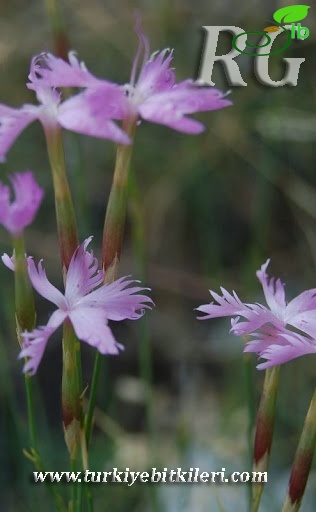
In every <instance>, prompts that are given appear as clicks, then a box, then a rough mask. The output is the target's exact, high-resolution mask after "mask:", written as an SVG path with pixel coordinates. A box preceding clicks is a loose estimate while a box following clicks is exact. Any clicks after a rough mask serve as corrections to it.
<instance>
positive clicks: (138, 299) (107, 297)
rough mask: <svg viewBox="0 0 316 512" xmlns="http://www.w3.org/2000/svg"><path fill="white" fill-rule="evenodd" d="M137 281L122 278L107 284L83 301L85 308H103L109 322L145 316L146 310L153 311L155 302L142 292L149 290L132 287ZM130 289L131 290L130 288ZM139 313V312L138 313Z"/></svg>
mask: <svg viewBox="0 0 316 512" xmlns="http://www.w3.org/2000/svg"><path fill="white" fill-rule="evenodd" d="M134 283H135V281H131V280H129V279H128V278H127V277H121V278H120V279H117V280H116V281H114V282H113V283H110V284H105V285H103V286H102V287H101V288H99V289H98V290H95V291H93V292H92V293H90V294H89V295H87V296H86V297H84V298H83V299H82V301H81V304H83V305H84V306H89V307H91V308H93V307H98V308H102V310H103V312H104V314H105V317H106V318H107V319H109V320H125V319H127V318H128V319H130V320H137V319H138V318H140V317H141V316H143V314H144V309H151V305H152V304H153V301H152V299H151V298H150V297H147V295H140V294H139V292H140V291H144V290H149V288H142V287H140V286H133V287H130V285H131V284H134ZM128 287H129V288H128ZM135 294H136V295H135ZM137 311H139V312H138V313H137Z"/></svg>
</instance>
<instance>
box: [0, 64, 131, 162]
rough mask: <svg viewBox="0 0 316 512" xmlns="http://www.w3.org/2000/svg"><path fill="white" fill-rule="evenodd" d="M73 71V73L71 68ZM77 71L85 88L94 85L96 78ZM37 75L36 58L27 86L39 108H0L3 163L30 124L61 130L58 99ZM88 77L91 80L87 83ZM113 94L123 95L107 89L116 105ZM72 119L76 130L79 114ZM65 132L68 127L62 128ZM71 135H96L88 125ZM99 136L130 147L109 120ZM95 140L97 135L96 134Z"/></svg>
mask: <svg viewBox="0 0 316 512" xmlns="http://www.w3.org/2000/svg"><path fill="white" fill-rule="evenodd" d="M72 69H73V71H75V70H74V67H73V68H72ZM80 69H81V68H80V67H79V68H78V70H77V74H76V73H75V75H76V76H77V77H78V78H79V77H80V76H82V75H84V77H85V80H84V83H85V84H86V85H88V84H89V83H90V81H93V83H94V82H95V78H94V77H92V75H90V74H89V73H88V71H84V70H83V69H82V70H81V74H80ZM37 71H38V58H37V57H35V58H33V59H32V61H31V69H30V74H29V77H28V78H29V80H30V82H29V83H28V84H27V86H28V88H29V89H32V90H34V92H35V93H36V97H37V99H38V101H39V105H30V104H25V105H22V107H21V108H12V107H8V106H7V105H3V104H0V161H2V162H3V161H4V160H5V158H6V154H7V152H8V151H9V149H10V148H11V146H12V144H13V143H14V142H15V140H16V139H17V137H18V136H19V135H20V133H22V132H23V130H24V129H25V128H27V126H28V125H29V124H31V123H32V122H33V121H35V120H39V121H40V122H41V124H42V125H43V127H44V129H47V128H48V129H49V128H50V127H51V126H56V125H58V124H60V125H61V126H64V125H63V122H62V117H63V116H62V111H63V104H61V103H60V100H61V98H60V96H61V95H60V93H59V92H57V91H56V90H55V89H54V88H52V87H50V86H48V85H46V84H45V82H44V81H43V80H38V78H37ZM89 77H91V79H90V81H89ZM115 91H118V94H119V96H121V95H122V94H123V92H122V91H120V90H119V87H118V86H115V85H114V84H111V85H110V86H109V98H112V99H113V101H116V96H115ZM73 116H74V125H75V128H76V123H78V124H80V123H81V121H82V119H81V116H80V112H78V111H77V110H75V111H73ZM65 128H67V127H66V126H65ZM71 130H72V128H71ZM73 131H80V132H81V133H85V134H87V135H96V133H95V130H94V127H93V123H92V122H90V125H89V121H87V122H86V123H85V124H84V126H83V127H82V130H81V129H80V130H77V129H74V130H73ZM102 133H103V135H102V136H103V137H105V138H110V139H112V140H115V141H116V142H121V143H123V144H128V143H129V138H128V137H127V135H126V134H125V133H124V132H123V131H122V130H121V129H120V128H119V127H118V126H117V125H116V124H115V123H114V122H113V121H112V120H111V119H109V118H107V119H104V122H103V132H102ZM97 136H100V135H99V134H98V133H97Z"/></svg>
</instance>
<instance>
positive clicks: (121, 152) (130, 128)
mask: <svg viewBox="0 0 316 512" xmlns="http://www.w3.org/2000/svg"><path fill="white" fill-rule="evenodd" d="M123 129H124V130H125V131H126V133H127V134H128V135H129V137H130V138H131V139H133V137H134V134H135V129H136V119H135V118H131V119H126V120H125V121H124V122H123ZM132 149H133V144H132V143H131V144H130V145H124V144H119V145H118V147H117V152H116V162H115V169H114V175H113V181H112V187H111V192H110V197H109V201H108V205H107V209H106V214H105V220H104V227H103V241H102V265H103V268H104V269H105V271H106V275H105V281H106V282H111V281H113V280H114V279H115V274H116V270H117V264H118V262H119V259H120V255H121V250H122V243H123V236H124V228H125V217H126V203H127V194H128V172H129V164H130V159H131V155H132ZM100 365H101V356H100V354H99V353H98V352H97V353H96V356H95V363H94V369H93V377H92V383H91V392H90V399H89V405H88V412H87V416H86V421H85V431H86V442H87V445H88V444H89V442H90V438H91V432H92V426H93V414H94V407H95V402H96V389H97V384H98V380H99V375H100Z"/></svg>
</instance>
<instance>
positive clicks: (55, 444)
mask: <svg viewBox="0 0 316 512" xmlns="http://www.w3.org/2000/svg"><path fill="white" fill-rule="evenodd" d="M49 5H50V6H51V5H52V4H51V2H49V1H47V2H46V3H45V2H39V1H38V0H33V1H28V2H22V1H21V0H13V1H10V2H9V1H8V0H2V2H1V4H0V34H1V36H0V63H1V82H0V93H1V94H0V99H1V102H3V103H5V104H9V105H12V106H20V105H21V104H22V103H24V102H29V103H31V102H34V101H35V100H34V98H33V95H32V93H31V91H28V90H27V89H26V87H25V82H26V78H27V74H28V67H29V61H30V59H31V57H32V56H33V55H34V54H36V53H39V52H41V51H45V50H49V51H54V38H53V35H52V34H53V32H52V23H51V20H50V19H49V17H48V14H47V12H48V11H47V8H46V7H47V6H49ZM284 5H285V4H284V3H283V2H272V1H270V2H266V3H265V4H263V3H262V2H261V3H260V2H259V1H252V2H247V3H246V2H240V3H239V5H238V7H237V6H236V3H235V2H232V1H231V0H225V1H222V2H220V1H214V2H206V1H204V0H202V1H200V2H191V1H189V0H186V1H184V2H180V1H176V0H172V1H171V2H170V1H169V2H167V1H166V0H163V1H161V2H158V3H155V2H142V1H134V2H127V1H123V2H119V3H116V2H113V1H112V2H111V1H109V2H105V1H104V0H92V1H90V2H84V1H82V0H70V1H68V2H62V1H61V2H60V9H61V13H62V16H63V21H64V26H65V29H66V33H67V38H68V41H69V44H70V47H71V48H72V49H75V50H76V51H77V52H78V55H79V58H80V59H81V60H83V61H85V63H86V65H87V66H88V68H89V69H90V70H91V71H92V72H93V73H95V74H96V75H98V76H100V77H105V78H107V79H109V80H113V81H118V82H120V83H125V82H127V81H128V80H129V75H130V70H131V65H132V61H133V58H134V53H135V51H136V47H137V40H136V37H135V34H134V32H133V24H134V19H133V12H134V8H136V9H138V10H139V11H140V12H141V15H142V18H143V25H144V28H145V31H146V33H147V34H148V36H149V38H150V41H151V48H152V50H153V51H154V50H156V49H163V48H165V47H173V48H174V49H175V56H174V66H175V68H176V74H177V79H178V80H183V79H185V78H187V77H193V78H195V77H197V74H198V69H199V64H200V57H201V51H202V47H203V30H202V26H204V25H235V26H240V27H247V29H248V30H261V29H262V28H263V27H264V26H265V25H266V21H265V20H269V19H271V16H272V14H273V12H274V11H275V10H276V9H277V8H280V7H282V6H284ZM286 5H288V3H286ZM312 11H313V8H312V9H311V10H310V14H309V15H308V18H307V19H306V24H307V25H308V26H309V27H310V32H311V34H310V36H309V38H308V39H307V40H306V41H304V42H293V43H292V45H291V47H290V48H289V50H288V51H287V55H286V56H287V57H295V56H299V57H305V59H306V60H305V62H304V63H303V64H302V66H301V71H300V75H299V81H298V85H297V86H296V87H288V86H284V87H279V88H272V87H266V86H263V85H262V84H260V83H258V82H257V80H256V78H255V75H254V72H253V59H252V58H250V57H246V56H243V57H245V58H244V59H243V58H242V57H241V60H240V62H241V69H242V75H243V78H244V79H245V81H246V82H247V84H248V85H247V87H232V88H231V93H230V98H231V99H232V101H233V102H234V106H233V107H230V108H227V109H224V110H223V111H217V112H211V113H205V114H201V115H199V116H198V117H199V118H200V119H201V120H202V121H203V122H204V123H205V125H206V127H207V130H206V132H205V133H204V134H202V135H200V136H188V135H185V134H182V133H177V132H172V131H171V130H169V129H168V128H166V127H163V126H159V125H150V124H147V123H146V122H144V123H142V124H141V125H140V127H139V129H138V133H137V137H136V145H135V150H134V155H133V172H134V175H135V180H136V183H137V187H138V194H139V196H140V199H141V205H142V215H143V219H144V223H145V234H146V236H145V248H144V250H145V254H146V273H147V278H146V285H148V286H150V287H151V288H152V290H153V292H152V295H153V298H154V301H155V303H156V308H155V311H154V312H152V313H150V314H148V323H149V331H150V336H151V342H152V351H153V379H154V395H153V396H154V400H153V405H154V415H155V430H156V455H155V457H156V458H155V459H151V455H150V453H151V452H150V450H149V448H148V445H149V443H148V439H147V436H146V432H145V418H144V406H143V402H142V396H143V395H142V388H141V386H142V384H141V382H140V381H139V378H138V375H139V360H138V358H139V356H138V350H137V345H138V343H139V341H138V337H139V331H138V328H137V326H135V325H130V324H132V322H129V323H126V324H123V325H113V330H114V331H115V333H116V334H117V337H118V339H119V340H121V341H122V342H123V343H124V345H125V347H126V350H125V351H124V352H123V353H122V354H121V355H120V356H119V357H117V358H109V359H108V360H107V361H104V362H103V365H104V372H103V374H102V379H101V382H100V389H99V397H98V413H97V415H96V423H97V427H96V429H95V435H96V437H95V440H94V444H93V453H92V457H91V469H94V470H96V471H100V470H101V471H103V470H105V468H106V467H108V468H111V467H114V466H117V467H123V468H125V467H136V468H137V469H138V470H142V469H144V470H145V469H146V467H148V468H149V467H151V466H152V465H153V466H155V465H156V466H159V465H160V466H162V467H167V466H168V467H169V468H172V467H178V465H179V464H180V462H179V461H181V463H182V465H183V467H184V466H189V465H191V466H192V465H194V464H195V465H196V466H197V467H202V466H203V465H204V466H205V465H206V469H210V470H213V471H214V470H217V468H221V467H222V465H226V468H228V467H231V468H233V469H232V470H234V469H237V470H240V469H241V468H243V467H244V468H246V467H248V466H247V460H246V457H247V442H246V431H247V428H248V427H247V425H248V418H247V409H246V404H245V394H246V392H245V387H244V384H243V358H242V345H241V342H240V341H239V340H238V339H235V338H233V337H232V336H230V335H229V334H228V332H229V328H230V325H229V321H228V320H225V319H224V320H218V321H213V322H197V321H196V319H195V316H196V315H195V312H194V311H193V309H194V308H195V307H197V306H198V305H200V304H202V303H205V302H207V301H209V294H208V289H214V290H218V288H219V286H221V285H222V286H224V287H225V288H227V289H228V290H232V289H234V290H236V292H237V293H238V295H239V296H240V297H241V298H242V299H244V300H245V301H247V302H254V301H256V300H257V301H259V302H262V290H261V288H260V286H259V283H258V281H257V279H256V275H255V271H256V270H257V269H258V268H259V267H260V265H261V264H262V263H263V262H264V261H265V260H266V259H267V258H271V268H270V273H271V274H272V275H274V276H280V277H281V279H282V281H284V282H286V283H287V296H288V298H289V299H290V298H292V297H293V296H295V295H296V294H297V293H299V292H300V291H302V290H303V289H305V288H312V287H314V286H315V282H316V229H315V228H316V225H315V223H316V174H315V169H314V168H315V163H314V162H315V140H316V128H315V126H316V112H315V94H316V93H315V87H314V83H315V78H316V77H315V66H314V62H315V39H316V33H315V30H314V29H313V27H315V24H314V25H313V23H312V22H313V21H315V16H314V12H312ZM282 58H283V55H282V54H281V55H279V56H276V57H274V59H270V60H271V64H270V68H269V72H270V75H271V77H272V78H273V79H274V80H277V79H279V78H281V77H282V76H283V72H284V69H283V64H282V62H281V61H282ZM214 79H215V82H216V85H217V86H218V87H219V88H221V89H222V90H227V89H228V86H227V83H226V79H225V75H224V73H223V72H222V71H221V70H216V71H214ZM65 147H66V158H67V163H68V173H69V178H70V182H71V185H72V189H73V191H74V196H75V206H76V209H77V214H78V217H79V229H80V238H81V240H83V239H84V238H86V237H87V236H89V235H91V234H93V235H94V242H93V248H94V250H95V252H96V254H97V255H99V254H100V251H99V247H100V240H101V234H102V225H103V218H104V212H105V207H106V201H107V197H108V193H109V188H110V185H111V177H112V170H113V165H114V158H115V148H114V145H113V144H112V143H111V142H109V141H102V140H96V139H92V138H88V137H83V136H75V135H74V134H70V133H65ZM28 168H30V169H32V170H34V171H35V173H36V176H37V178H38V180H39V182H40V184H41V185H42V186H43V187H44V188H45V192H46V196H45V202H44V204H43V206H42V207H41V210H40V214H39V215H38V216H37V219H36V221H35V223H34V224H33V226H32V227H31V228H29V230H28V232H27V247H28V252H29V253H30V254H32V255H34V257H35V259H37V260H38V259H39V258H44V260H45V266H46V269H47V273H48V276H49V277H50V278H51V279H52V280H53V279H55V282H56V284H58V283H59V285H61V277H60V267H59V260H58V251H57V249H56V247H57V244H56V241H57V239H56V233H55V220H54V208H53V197H52V184H51V178H50V172H49V165H48V160H47V157H46V152H45V141H44V137H43V134H42V132H41V127H40V126H39V124H33V125H32V126H30V127H29V128H28V129H27V130H26V131H25V132H24V133H23V134H22V135H21V136H20V137H19V139H18V141H17V142H16V143H15V145H14V146H13V148H12V149H11V150H10V152H9V154H8V158H7V161H6V162H5V163H4V164H3V165H2V177H3V179H5V176H6V175H8V174H9V173H10V172H12V171H17V170H24V169H28ZM132 220H133V203H132V201H131V203H130V210H129V218H128V223H127V232H126V238H125V245H124V252H123V256H122V264H121V269H120V272H121V275H126V274H133V275H135V277H137V268H139V267H138V263H137V258H136V256H135V244H134V236H135V232H134V231H133V221H132ZM0 244H1V250H2V252H9V253H10V251H11V248H10V242H9V238H8V235H7V233H5V232H4V230H1V233H0ZM0 276H1V277H0V278H1V284H2V286H1V289H0V294H1V295H0V300H1V304H2V307H1V310H0V321H1V326H2V328H1V345H0V351H1V352H0V365H1V367H0V372H1V373H0V378H1V386H0V400H1V403H0V406H1V416H0V417H1V427H0V432H1V436H0V447H1V448H0V449H1V454H2V461H3V471H2V474H1V477H0V478H1V479H0V483H1V497H0V506H1V509H2V510H6V511H8V512H9V511H13V510H14V511H15V512H16V511H19V510H21V511H22V510H23V512H26V511H37V510H39V508H37V507H38V505H37V503H44V502H45V510H47V511H48V510H50V508H49V507H50V505H49V502H48V495H47V494H46V489H45V488H44V486H43V485H42V486H40V485H39V486H35V485H34V484H33V483H31V480H30V475H31V471H32V470H33V469H32V468H31V465H30V464H29V462H28V461H27V460H26V459H24V458H23V455H22V449H23V448H24V447H26V446H27V443H28V438H27V425H26V421H27V418H26V408H25V396H24V389H23V379H22V375H21V362H18V361H17V360H16V357H17V353H18V347H17V345H16V339H15V332H14V329H15V328H14V317H13V313H12V311H13V309H12V305H13V282H12V275H10V272H8V270H7V269H6V268H1V269H0ZM43 302H44V301H43ZM43 302H42V301H39V303H38V306H39V313H38V322H39V323H42V322H45V321H46V320H47V317H48V316H49V314H50V310H49V307H48V308H47V304H46V305H45V303H43ZM60 358H61V345H60V340H59V339H58V336H57V337H56V339H55V340H54V341H52V342H51V343H50V344H49V346H48V349H47V352H46V354H45V358H44V360H43V363H42V365H41V367H40V370H39V373H38V378H37V379H36V380H37V396H36V405H37V408H38V411H40V412H39V415H40V422H39V423H40V428H41V430H40V432H39V438H40V441H41V448H42V455H43V458H44V460H47V461H48V462H47V469H49V470H52V469H53V470H66V469H67V468H66V466H67V458H66V450H65V448H64V446H63V434H62V429H61V415H60V397H59V394H60V374H61V362H60ZM83 358H84V371H85V375H84V378H85V380H86V382H87V383H88V382H89V380H90V378H91V369H92V364H93V351H92V350H91V351H90V350H88V348H87V347H84V350H83ZM255 364H256V361H255V358H253V359H252V365H253V371H252V378H253V393H254V400H255V402H254V408H256V406H257V403H258V400H259V396H260V391H261V386H262V374H260V373H258V372H257V371H256V370H255ZM314 365H315V360H314V357H313V356H312V357H306V358H302V359H300V360H297V361H293V362H292V363H290V364H288V365H286V366H285V367H284V368H282V371H281V378H280V380H281V387H280V394H279V401H278V418H277V429H276V433H275V444H274V447H273V454H272V467H273V468H274V472H275V473H273V474H274V475H275V480H276V482H277V483H278V482H279V480H278V478H279V476H280V478H281V475H283V474H285V477H284V480H282V485H283V487H280V486H279V487H277V488H276V489H275V490H272V491H271V488H270V490H268V491H267V493H268V494H267V503H268V505H267V507H268V508H267V510H269V511H270V510H280V504H281V503H282V500H283V496H284V495H285V490H286V484H287V477H288V471H289V467H290V464H291V461H292V459H293V454H294V450H295V446H296V443H297V439H298V432H299V430H300V428H301V425H302V423H303V418H304V415H305V411H306V409H307V407H308V403H309V400H310V397H311V395H312V391H313V386H314V380H315V371H314ZM124 379H125V380H124ZM126 379H127V380H126ZM128 379H135V381H136V383H137V386H138V388H137V386H136V391H135V393H134V395H133V394H132V396H131V395H130V394H129V393H128V392H126V390H130V388H131V381H130V380H128ZM139 388H140V391H139ZM133 389H134V388H133ZM137 389H138V391H137ZM45 418H47V419H45ZM137 465H138V466H137ZM271 474H272V473H271ZM271 480H272V479H271ZM271 483H272V482H271ZM278 485H279V484H278ZM171 487H173V486H171ZM174 487H177V486H174ZM189 487H190V486H189ZM193 487H194V486H191V489H190V488H189V489H186V491H185V492H186V493H187V494H190V493H191V494H190V496H187V497H186V501H185V502H184V501H181V500H184V497H183V496H182V497H181V499H180V498H179V499H180V501H178V502H177V501H172V500H173V499H174V498H173V497H172V496H171V492H172V489H169V488H168V489H162V491H161V492H162V495H161V500H162V502H163V503H164V505H163V506H162V510H164V511H169V510H171V511H172V512H174V511H176V510H189V509H190V508H191V509H192V510H196V511H199V512H200V511H201V512H202V511H204V510H212V511H213V510H214V511H215V510H217V505H216V503H217V502H216V499H217V497H218V496H217V494H218V493H220V495H221V500H223V506H227V507H228V508H227V510H230V508H229V506H230V505H231V503H230V505H229V502H228V505H227V504H226V505H225V503H226V502H225V501H224V498H223V496H224V494H225V492H227V494H229V493H235V494H233V500H235V501H233V503H234V507H235V509H236V511H237V510H239V509H238V508H236V503H237V502H238V501H237V502H236V499H237V500H238V497H237V498H236V495H237V496H238V493H239V494H240V495H241V496H242V498H240V500H241V501H240V503H241V505H240V506H241V508H240V510H241V511H243V510H244V505H242V503H244V502H243V501H242V500H243V499H244V493H245V490H244V489H242V488H241V486H239V487H238V486H237V488H236V489H234V490H232V489H231V488H230V486H226V487H225V488H223V489H222V488H221V489H220V490H219V489H217V490H216V489H215V490H214V488H212V489H211V488H209V487H208V488H204V487H203V489H202V488H201V487H200V486H199V488H198V489H193ZM92 488H93V489H92V490H93V493H94V494H95V496H96V510H110V509H111V510H112V511H118V512H124V511H125V510H126V511H130V512H131V511H132V510H135V511H136V510H137V511H141V510H150V508H149V503H150V497H149V496H148V494H149V493H150V492H151V490H150V489H149V490H148V488H147V486H133V487H131V488H127V487H125V486H121V485H119V486H115V485H112V486H98V485H97V484H95V485H94V486H92ZM268 489H269V487H268ZM64 491H65V492H66V491H67V489H64ZM174 492H179V490H178V491H176V490H174ZM205 494H207V497H206V498H204V495H205ZM309 496H310V497H309V498H307V499H306V501H305V502H303V508H302V510H303V511H304V512H308V511H312V510H314V508H313V506H312V505H311V504H312V503H313V500H314V502H315V500H316V485H315V479H314V480H313V478H311V479H310V484H309ZM214 497H215V498H214ZM213 499H214V500H215V501H210V500H213ZM308 499H310V501H308ZM203 500H204V501H203ZM269 500H270V501H269ZM46 503H47V505H46ZM104 503H106V504H107V505H106V509H105V508H104ZM210 503H214V504H213V505H212V507H213V508H211V509H210V508H209V507H210ZM304 507H305V508H304ZM309 507H311V508H309ZM40 509H42V507H40Z"/></svg>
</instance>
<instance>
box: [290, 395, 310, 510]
mask: <svg viewBox="0 0 316 512" xmlns="http://www.w3.org/2000/svg"><path fill="white" fill-rule="evenodd" d="M315 444H316V389H315V390H314V394H313V397H312V400H311V403H310V406H309V409H308V411H307V415H306V418H305V422H304V426H303V430H302V434H301V437H300V440H299V443H298V447H297V450H296V454H295V458H294V462H293V466H292V471H291V476H290V481H289V487H288V492H287V496H286V499H285V502H284V505H283V508H282V512H297V511H298V510H299V509H300V507H301V502H302V498H303V496H304V492H305V487H306V484H307V480H308V476H309V472H310V469H311V465H312V461H313V456H314V451H315Z"/></svg>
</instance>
